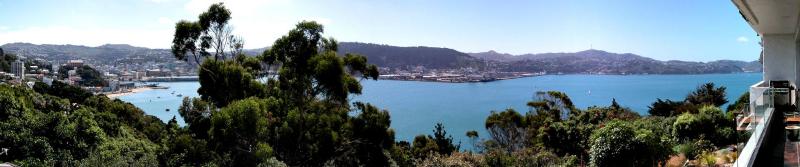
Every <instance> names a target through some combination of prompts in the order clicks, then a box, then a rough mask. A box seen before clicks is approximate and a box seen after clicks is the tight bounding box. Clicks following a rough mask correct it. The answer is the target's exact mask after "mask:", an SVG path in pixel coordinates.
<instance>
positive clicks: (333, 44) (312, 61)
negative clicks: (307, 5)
mask: <svg viewBox="0 0 800 167" xmlns="http://www.w3.org/2000/svg"><path fill="white" fill-rule="evenodd" d="M322 32H323V27H322V25H320V24H317V23H316V22H313V21H310V22H309V21H304V22H300V23H298V24H297V26H296V28H295V29H293V30H291V31H289V34H288V35H285V36H283V37H281V38H279V39H278V40H276V41H275V43H274V45H273V46H272V48H270V49H269V50H267V51H265V52H264V53H263V54H262V56H261V57H262V61H263V62H265V63H266V64H280V65H281V67H280V69H279V70H278V81H279V82H278V83H279V84H278V85H277V86H278V88H280V90H282V92H283V94H284V96H286V97H288V98H290V99H292V101H295V102H298V103H305V102H307V101H309V100H312V99H313V98H317V97H318V96H320V97H322V98H323V100H325V101H330V102H334V103H338V104H340V105H341V104H346V101H347V97H348V95H349V94H360V93H361V85H360V84H359V83H358V80H356V79H355V78H354V77H353V75H355V74H362V76H361V77H362V78H371V79H377V77H378V71H377V67H375V66H374V65H367V64H365V62H364V61H362V60H365V59H366V58H363V57H362V56H360V55H346V56H344V57H341V56H337V53H336V51H337V49H338V44H337V41H336V40H334V39H333V38H323V37H322Z"/></svg>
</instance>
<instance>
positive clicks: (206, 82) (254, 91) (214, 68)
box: [197, 60, 265, 107]
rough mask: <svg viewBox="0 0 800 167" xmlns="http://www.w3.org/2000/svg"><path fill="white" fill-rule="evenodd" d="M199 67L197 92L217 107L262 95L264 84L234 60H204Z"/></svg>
mask: <svg viewBox="0 0 800 167" xmlns="http://www.w3.org/2000/svg"><path fill="white" fill-rule="evenodd" d="M200 67H201V69H202V70H200V71H199V73H198V75H199V78H200V88H199V89H197V93H199V94H200V97H201V98H202V99H203V100H205V101H208V102H212V103H213V104H215V105H216V106H217V107H223V106H226V105H228V104H229V103H231V102H233V101H236V100H241V99H244V98H247V97H253V96H255V97H264V94H265V90H264V89H265V88H264V85H263V84H261V83H258V81H256V80H255V77H254V76H253V74H251V73H250V72H248V70H247V69H245V68H244V67H243V66H241V65H239V64H237V63H235V61H232V60H226V61H204V62H203V64H202V65H201V66H200ZM220 88H225V89H220Z"/></svg>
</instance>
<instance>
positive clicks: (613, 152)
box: [589, 121, 669, 166]
mask: <svg viewBox="0 0 800 167" xmlns="http://www.w3.org/2000/svg"><path fill="white" fill-rule="evenodd" d="M591 140H592V146H591V149H590V151H589V152H590V157H589V159H590V163H591V166H656V165H657V164H658V163H659V162H660V161H663V160H666V158H667V156H668V155H669V153H666V154H665V152H662V151H661V150H662V149H666V150H669V147H664V146H663V145H662V144H664V142H663V141H662V138H661V136H660V135H659V134H657V133H654V132H653V131H652V130H651V129H646V128H637V127H635V126H634V125H632V124H630V123H628V122H622V121H611V122H609V123H608V124H606V125H605V126H604V127H602V128H600V129H598V130H597V131H595V132H594V134H592V136H591Z"/></svg>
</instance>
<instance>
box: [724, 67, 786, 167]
mask: <svg viewBox="0 0 800 167" xmlns="http://www.w3.org/2000/svg"><path fill="white" fill-rule="evenodd" d="M781 91H785V92H788V89H785V88H770V86H769V85H768V84H767V83H765V82H764V81H761V82H759V83H757V84H755V85H752V86H750V106H749V107H748V108H747V111H745V112H744V113H743V115H744V116H743V117H740V118H739V120H737V124H738V126H739V127H746V128H745V129H746V130H747V131H748V132H750V134H751V135H750V138H749V139H748V140H747V142H746V143H745V145H744V148H742V149H739V157H738V158H737V159H736V162H735V163H734V164H733V166H736V167H739V166H742V167H744V166H754V165H755V164H754V162H755V160H756V156H757V154H758V151H759V149H760V148H761V145H762V142H764V139H765V136H766V135H767V129H769V125H770V120H771V119H772V116H773V113H774V111H775V106H774V92H781Z"/></svg>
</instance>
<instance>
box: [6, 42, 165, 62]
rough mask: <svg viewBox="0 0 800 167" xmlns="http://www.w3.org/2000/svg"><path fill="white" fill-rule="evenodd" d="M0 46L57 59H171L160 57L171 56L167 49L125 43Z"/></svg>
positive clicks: (28, 54) (13, 50) (90, 60)
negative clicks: (95, 45)
mask: <svg viewBox="0 0 800 167" xmlns="http://www.w3.org/2000/svg"><path fill="white" fill-rule="evenodd" d="M0 47H2V48H3V49H4V50H5V51H6V52H7V53H14V54H17V55H19V56H23V57H35V58H43V59H46V60H58V61H64V60H70V59H84V60H87V61H89V62H114V61H117V60H119V59H124V58H130V57H142V58H144V59H147V60H152V61H172V60H171V59H161V58H169V57H172V53H171V52H170V51H169V50H167V49H149V48H144V47H135V46H131V45H127V44H106V45H101V46H98V47H89V46H82V45H50V44H42V45H37V44H30V43H9V44H5V45H3V46H0Z"/></svg>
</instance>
